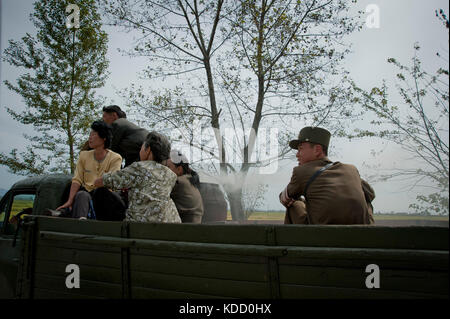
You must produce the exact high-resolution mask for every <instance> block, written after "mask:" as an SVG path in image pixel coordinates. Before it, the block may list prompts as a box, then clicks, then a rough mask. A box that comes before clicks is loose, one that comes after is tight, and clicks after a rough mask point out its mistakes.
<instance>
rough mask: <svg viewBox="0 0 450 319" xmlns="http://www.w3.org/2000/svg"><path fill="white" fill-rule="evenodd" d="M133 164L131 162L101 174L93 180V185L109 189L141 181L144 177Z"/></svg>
mask: <svg viewBox="0 0 450 319" xmlns="http://www.w3.org/2000/svg"><path fill="white" fill-rule="evenodd" d="M134 164H136V163H133V164H132V165H130V166H127V167H125V168H124V169H121V170H118V171H115V172H111V173H105V174H103V176H102V177H101V178H98V179H97V180H96V181H95V183H94V185H96V186H98V187H103V186H104V187H107V188H111V189H124V188H130V187H133V186H135V185H137V184H140V183H143V182H144V179H145V177H144V176H143V175H142V174H143V173H142V172H140V170H139V169H138V168H137V167H136V165H134Z"/></svg>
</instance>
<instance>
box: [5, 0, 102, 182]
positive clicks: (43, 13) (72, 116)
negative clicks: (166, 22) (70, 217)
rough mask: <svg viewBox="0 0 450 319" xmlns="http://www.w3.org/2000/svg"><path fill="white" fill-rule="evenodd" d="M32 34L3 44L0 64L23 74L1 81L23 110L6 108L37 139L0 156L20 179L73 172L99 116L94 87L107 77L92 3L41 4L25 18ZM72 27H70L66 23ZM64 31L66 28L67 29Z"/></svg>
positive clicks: (54, 0) (48, 0)
mask: <svg viewBox="0 0 450 319" xmlns="http://www.w3.org/2000/svg"><path fill="white" fill-rule="evenodd" d="M69 4H76V5H77V6H78V8H79V10H80V11H79V28H75V24H76V21H75V19H76V18H74V19H70V18H71V17H69V14H75V11H74V10H72V11H69V12H68V13H66V7H67V6H68V5H69ZM30 18H31V21H32V22H33V24H34V26H35V27H36V30H37V34H36V36H32V35H31V34H29V33H27V34H26V36H24V37H23V38H22V39H21V40H20V41H14V40H10V41H9V47H8V48H6V50H5V51H4V55H3V60H4V61H6V62H8V63H9V64H10V65H13V66H15V67H19V68H22V69H25V70H26V71H28V72H27V73H24V74H22V75H21V76H20V77H19V78H18V79H17V81H16V83H11V82H10V81H5V82H4V83H5V85H6V87H7V88H8V89H10V90H11V91H14V92H16V93H17V94H19V95H21V96H22V98H23V99H24V102H25V105H26V109H25V111H23V112H19V111H17V107H6V109H7V111H8V113H9V114H10V115H11V116H12V117H13V119H14V120H16V121H19V122H20V123H22V124H25V125H33V127H34V129H35V131H37V135H35V136H29V135H25V137H26V138H27V139H28V140H29V141H31V145H30V146H29V147H28V149H27V151H26V152H22V153H18V150H17V149H16V148H14V149H13V150H12V151H11V152H10V153H9V154H0V164H2V165H5V166H7V167H8V168H9V170H10V171H11V172H13V173H16V174H21V175H36V174H41V173H43V172H45V171H58V172H61V171H62V172H71V173H73V172H74V168H75V164H76V154H77V153H78V152H77V150H79V149H80V147H81V145H82V143H81V141H83V142H84V140H85V139H86V135H87V133H88V130H89V127H90V124H91V123H92V121H93V120H94V118H96V117H97V116H98V115H99V111H98V107H97V106H98V104H99V100H98V99H96V98H95V90H94V89H96V88H100V87H102V86H103V85H104V82H105V79H106V76H107V67H108V61H107V60H106V51H107V41H108V39H107V34H106V33H105V32H104V31H102V29H101V21H100V15H99V14H98V12H97V4H96V1H95V0H79V1H73V0H70V1H69V0H41V1H36V2H35V3H34V12H33V13H32V14H31V15H30ZM68 19H69V20H70V21H69V22H72V26H73V27H72V28H69V27H68V26H67V25H66V22H68ZM69 26H70V25H69Z"/></svg>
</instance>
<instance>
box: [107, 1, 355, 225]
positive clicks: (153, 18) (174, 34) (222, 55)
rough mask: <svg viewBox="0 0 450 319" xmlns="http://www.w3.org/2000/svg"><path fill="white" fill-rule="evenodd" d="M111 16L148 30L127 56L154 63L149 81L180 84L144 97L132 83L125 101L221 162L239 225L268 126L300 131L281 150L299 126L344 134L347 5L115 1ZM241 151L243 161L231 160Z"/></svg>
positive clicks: (283, 137)
mask: <svg viewBox="0 0 450 319" xmlns="http://www.w3.org/2000/svg"><path fill="white" fill-rule="evenodd" d="M105 9H106V12H107V13H108V14H109V15H110V17H111V18H112V21H113V24H115V25H118V26H122V27H124V28H125V29H126V30H139V31H140V32H141V33H142V37H141V38H139V39H138V40H137V45H136V47H135V48H133V50H132V51H131V52H128V53H129V54H131V55H135V56H146V57H148V58H149V59H150V62H151V63H150V64H149V67H148V68H147V69H146V70H145V71H144V72H143V73H142V76H143V78H146V79H153V80H159V79H160V78H162V79H166V78H173V79H174V81H175V80H178V79H179V82H177V83H178V85H177V86H176V87H175V88H167V89H165V90H163V91H158V90H153V91H152V92H151V94H148V92H147V91H146V90H145V89H144V88H142V87H135V86H131V88H130V89H128V90H124V91H123V95H124V96H125V97H126V98H127V100H128V101H130V103H129V104H130V106H133V107H135V108H137V109H139V111H140V112H144V113H145V115H146V118H149V119H153V123H152V124H156V125H158V124H160V127H161V128H162V127H166V128H167V127H170V128H172V129H179V131H180V132H181V131H183V130H184V131H185V132H187V133H180V138H181V139H183V140H184V142H185V143H187V144H191V145H193V146H194V147H197V148H199V149H202V150H206V154H207V155H210V156H209V158H208V157H206V158H204V160H217V161H218V162H219V164H218V168H217V174H218V175H220V180H221V181H222V183H223V186H224V189H225V191H226V192H227V197H228V199H229V203H230V207H231V213H232V216H233V219H235V220H242V219H244V218H245V217H244V208H243V204H242V193H243V185H245V179H246V176H247V174H248V173H249V171H250V169H252V168H254V167H257V166H258V165H267V164H268V163H269V161H265V162H264V163H262V162H261V163H258V161H256V162H255V161H254V160H252V156H254V153H255V149H256V141H257V136H261V134H260V133H261V132H260V131H261V127H262V125H266V127H274V126H279V127H283V130H284V129H285V128H286V129H287V128H289V127H295V132H288V131H287V132H283V133H282V134H280V135H279V141H278V142H279V145H283V146H284V145H287V140H288V139H289V138H292V137H293V136H295V135H297V134H298V128H299V126H300V124H299V123H304V124H305V125H306V124H317V125H318V124H322V125H324V124H325V123H327V124H332V123H333V124H334V125H335V126H336V127H339V126H341V122H342V121H341V120H345V119H347V118H349V117H351V116H353V115H354V109H353V108H351V106H350V105H349V104H348V103H347V101H348V99H347V98H346V92H347V91H346V90H344V89H343V86H344V85H343V83H345V79H346V76H345V74H344V73H343V72H342V70H340V69H339V65H340V64H339V62H340V61H341V60H342V59H343V57H344V56H345V54H346V53H347V52H348V51H347V48H346V47H345V46H343V45H341V42H340V41H341V40H342V39H343V37H344V36H345V35H347V34H349V33H351V32H353V31H354V30H355V29H357V28H358V27H359V24H358V23H357V22H356V20H354V19H352V18H351V17H348V9H349V3H348V2H347V1H340V0H336V1H325V0H307V1H289V0H277V1H275V0H272V1H267V0H258V1H257V0H241V1H223V0H217V1H197V0H192V1H186V0H173V1H162V0H160V1H158V0H155V1H145V2H143V1H125V0H115V1H105ZM328 76H336V78H338V81H336V82H337V83H333V81H331V78H330V77H328ZM170 84H172V82H171V83H170ZM324 96H325V97H326V98H323V97H324ZM194 123H195V124H194ZM293 123H295V126H293V125H292V124H293ZM199 127H202V128H204V127H206V128H210V129H211V130H210V131H211V132H212V134H210V137H211V138H206V139H203V138H204V137H205V136H202V137H201V138H202V139H200V138H198V137H197V138H196V134H197V133H196V132H198V128H199ZM227 128H231V129H233V130H235V131H241V132H243V133H244V134H243V136H242V138H241V140H240V141H238V142H237V143H235V144H233V142H232V141H230V139H227V136H226V130H227ZM197 135H198V134H197ZM211 142H214V143H215V147H213V146H212V145H211ZM287 153H288V148H283V149H281V150H280V152H279V154H277V156H275V158H273V160H277V159H278V158H280V157H282V156H285V155H286V154H287ZM236 154H237V156H239V157H240V163H232V162H231V161H230V158H234V157H236Z"/></svg>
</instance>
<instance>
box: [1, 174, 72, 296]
mask: <svg viewBox="0 0 450 319" xmlns="http://www.w3.org/2000/svg"><path fill="white" fill-rule="evenodd" d="M71 180H72V176H71V175H66V174H55V175H43V176H36V177H30V178H26V179H24V180H21V181H19V182H17V183H15V184H14V185H13V186H12V187H11V189H10V190H9V191H8V192H7V193H6V194H5V195H4V196H3V197H2V199H1V201H0V287H3V288H2V289H0V298H14V296H15V286H16V279H17V269H18V263H19V258H20V250H21V245H22V242H21V240H20V238H21V236H22V231H21V230H20V229H17V228H18V218H23V217H25V216H26V215H42V214H43V213H44V212H45V210H46V209H47V208H51V209H54V208H56V207H58V206H59V205H61V204H62V203H64V201H65V199H66V198H67V196H68V194H69V191H70V184H71Z"/></svg>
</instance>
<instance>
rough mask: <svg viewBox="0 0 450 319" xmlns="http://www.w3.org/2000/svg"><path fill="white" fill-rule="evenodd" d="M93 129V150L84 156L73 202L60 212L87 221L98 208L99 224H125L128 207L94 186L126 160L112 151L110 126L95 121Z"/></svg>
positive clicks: (71, 197) (78, 168) (72, 192)
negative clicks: (111, 222)
mask: <svg viewBox="0 0 450 319" xmlns="http://www.w3.org/2000/svg"><path fill="white" fill-rule="evenodd" d="M91 129H92V130H91V133H90V135H89V147H90V148H92V150H90V151H81V152H80V157H79V158H78V162H77V166H76V168H75V174H74V177H73V179H72V185H71V187H70V193H69V199H68V200H67V202H65V203H64V204H63V205H61V206H59V207H58V208H57V209H56V210H63V211H64V212H63V213H62V214H61V216H66V217H73V218H83V217H84V218H86V217H87V216H88V213H89V210H90V208H94V211H95V214H96V218H97V219H99V220H122V219H123V218H124V212H125V209H126V207H125V204H124V203H123V201H122V200H121V198H120V196H119V195H118V194H116V193H113V192H111V191H109V190H108V189H106V188H101V189H97V187H96V186H94V181H95V180H96V179H97V178H99V177H100V176H102V175H103V173H107V172H114V171H118V170H119V169H120V166H121V164H122V157H121V156H120V155H119V154H117V153H114V152H113V151H111V150H109V149H108V148H109V146H110V144H111V138H112V133H111V127H110V126H109V125H108V124H106V123H105V122H103V121H95V122H94V123H92V126H91ZM91 201H92V202H91ZM91 203H92V204H93V207H91V206H90V204H91Z"/></svg>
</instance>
